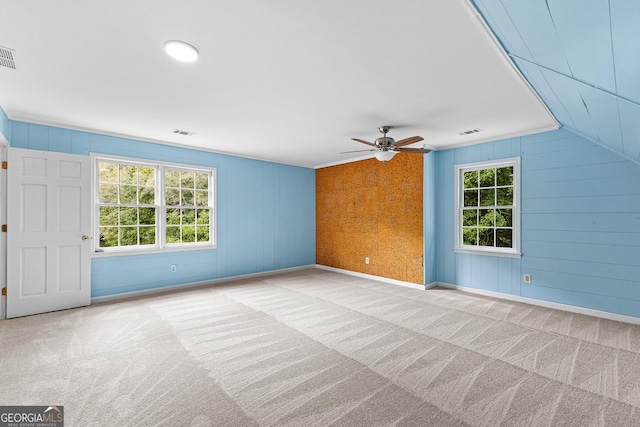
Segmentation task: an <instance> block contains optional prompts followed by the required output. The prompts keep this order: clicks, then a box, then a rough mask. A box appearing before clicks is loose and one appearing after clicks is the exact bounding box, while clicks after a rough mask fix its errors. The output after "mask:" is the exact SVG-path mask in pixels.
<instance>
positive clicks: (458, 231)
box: [454, 157, 522, 258]
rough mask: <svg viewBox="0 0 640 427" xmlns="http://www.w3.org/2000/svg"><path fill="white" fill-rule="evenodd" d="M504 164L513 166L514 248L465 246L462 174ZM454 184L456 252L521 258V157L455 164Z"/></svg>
mask: <svg viewBox="0 0 640 427" xmlns="http://www.w3.org/2000/svg"><path fill="white" fill-rule="evenodd" d="M504 166H513V217H512V221H513V226H512V229H513V234H512V239H513V248H495V247H492V248H489V247H472V246H464V245H463V242H462V223H461V219H462V206H463V191H462V188H461V186H462V182H463V180H462V176H463V174H464V172H466V171H470V170H478V169H490V168H499V167H504ZM454 173H455V179H454V186H455V219H454V223H455V231H454V233H455V246H454V251H455V252H456V253H464V254H474V255H488V256H500V257H508V258H520V257H521V256H522V253H521V252H520V250H521V249H520V234H521V230H520V157H510V158H507V159H499V160H487V161H484V162H474V163H465V164H461V165H455V166H454Z"/></svg>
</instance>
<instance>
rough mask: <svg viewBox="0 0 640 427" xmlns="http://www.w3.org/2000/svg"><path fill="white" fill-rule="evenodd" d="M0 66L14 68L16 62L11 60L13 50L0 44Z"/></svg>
mask: <svg viewBox="0 0 640 427" xmlns="http://www.w3.org/2000/svg"><path fill="white" fill-rule="evenodd" d="M0 66H1V67H6V68H11V69H13V70H15V69H16V63H15V61H14V60H13V50H12V49H9V48H6V47H2V46H0Z"/></svg>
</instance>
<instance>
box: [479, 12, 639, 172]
mask: <svg viewBox="0 0 640 427" xmlns="http://www.w3.org/2000/svg"><path fill="white" fill-rule="evenodd" d="M474 3H475V6H476V7H477V8H478V10H479V11H480V13H481V14H482V16H483V17H484V19H485V20H486V22H487V24H488V25H489V27H490V28H491V29H492V30H493V32H494V34H495V35H496V37H497V38H498V39H499V41H500V42H501V43H502V45H503V47H504V48H505V50H506V51H507V53H508V55H509V56H510V57H511V59H512V60H513V61H514V63H515V64H516V66H517V67H518V68H519V69H520V70H521V72H522V73H523V75H524V76H525V78H526V79H527V80H528V81H529V83H530V84H531V85H532V86H533V88H534V89H535V90H536V91H537V92H538V94H539V95H540V97H541V98H542V100H543V101H544V102H545V103H546V104H547V106H548V107H549V109H550V110H551V112H552V113H553V114H554V116H555V117H556V119H557V120H558V121H559V122H560V123H561V124H562V126H564V127H566V128H567V129H569V130H572V131H573V132H575V133H578V134H580V135H582V136H585V137H587V138H589V139H591V140H592V141H594V142H596V143H598V144H601V145H603V146H605V147H608V148H610V149H612V150H614V151H615V152H617V153H619V154H621V155H623V156H624V157H626V158H629V159H631V160H633V161H635V162H640V2H639V1H637V0H527V1H522V0H475V1H474Z"/></svg>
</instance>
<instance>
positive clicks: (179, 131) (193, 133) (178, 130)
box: [173, 129, 196, 136]
mask: <svg viewBox="0 0 640 427" xmlns="http://www.w3.org/2000/svg"><path fill="white" fill-rule="evenodd" d="M173 133H175V134H176V135H184V136H191V135H195V134H196V133H195V132H189V131H186V130H180V129H175V130H174V131H173Z"/></svg>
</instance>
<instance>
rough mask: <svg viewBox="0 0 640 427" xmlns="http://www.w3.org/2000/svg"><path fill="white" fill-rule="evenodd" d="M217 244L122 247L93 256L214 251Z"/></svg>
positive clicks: (94, 253)
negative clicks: (141, 247) (146, 247)
mask: <svg viewBox="0 0 640 427" xmlns="http://www.w3.org/2000/svg"><path fill="white" fill-rule="evenodd" d="M217 248H218V246H217V245H203V246H195V245H194V246H182V247H170V246H169V247H164V248H149V249H129V250H126V249H121V250H112V251H104V252H91V258H108V257H114V256H136V255H150V254H154V255H158V254H164V253H170V252H193V251H212V250H215V249H217Z"/></svg>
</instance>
